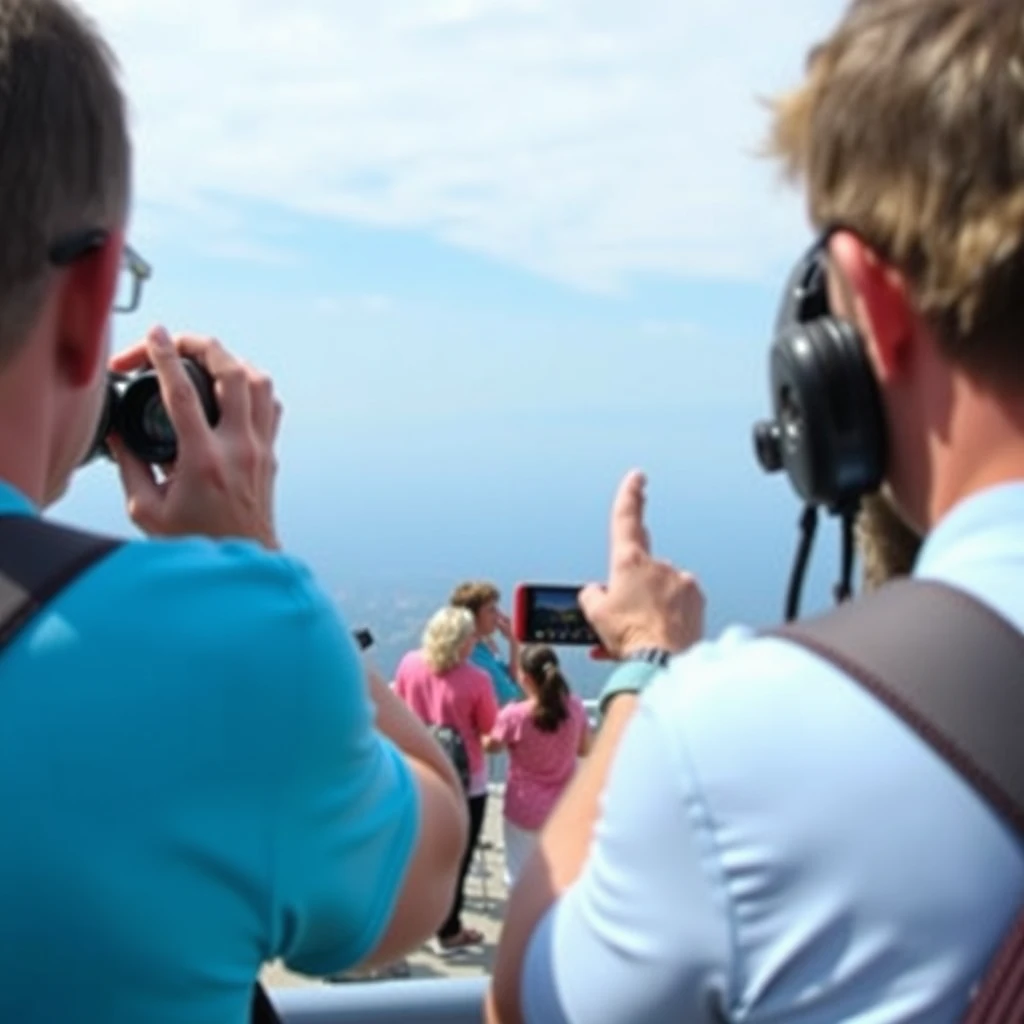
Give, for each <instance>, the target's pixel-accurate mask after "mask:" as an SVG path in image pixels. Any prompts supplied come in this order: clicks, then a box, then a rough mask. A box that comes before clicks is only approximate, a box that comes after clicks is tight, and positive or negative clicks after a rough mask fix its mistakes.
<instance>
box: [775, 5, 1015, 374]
mask: <svg viewBox="0 0 1024 1024" xmlns="http://www.w3.org/2000/svg"><path fill="white" fill-rule="evenodd" d="M773 108H774V123H773V126H772V131H771V137H770V143H769V146H768V149H769V151H770V152H771V153H772V154H774V155H775V156H777V157H779V158H780V159H781V161H782V163H783V165H784V167H785V169H786V171H787V172H788V175H789V176H790V177H791V178H792V179H799V180H802V181H803V182H804V183H805V184H806V187H807V192H808V201H809V207H810V215H811V219H812V220H813V221H814V222H815V224H816V225H817V226H818V227H819V228H824V227H828V226H837V225H838V226H843V227H846V228H849V229H850V230H852V231H854V232H856V233H857V234H858V235H860V236H861V237H862V238H863V239H864V241H865V242H866V243H868V244H869V245H870V246H871V247H872V248H873V249H874V250H875V251H876V252H878V254H879V255H880V256H881V257H882V258H883V259H885V260H886V261H887V262H889V263H890V264H891V265H892V266H894V267H896V268H897V269H898V270H900V271H901V272H902V273H903V275H904V276H905V278H906V280H907V281H908V284H909V286H910V289H911V292H912V297H913V299H914V301H915V302H916V304H917V306H918V308H919V310H920V311H921V313H922V314H923V315H924V316H925V317H926V318H927V320H928V322H929V323H930V324H931V326H932V327H933V329H934V331H935V334H936V337H937V340H938V342H939V344H940V345H941V346H942V347H943V349H944V351H945V354H946V355H947V357H948V358H949V359H951V360H952V361H955V362H957V363H960V364H961V365H963V366H965V367H968V368H970V369H971V370H973V371H975V372H976V373H978V374H979V375H981V376H984V377H985V378H987V379H988V380H989V381H991V382H993V383H995V382H996V381H997V380H1005V379H1006V378H1010V381H1009V382H1010V383H1014V384H1016V385H1021V384H1024V344H1022V339H1021V335H1022V334H1024V2H1022V0H853V2H852V3H851V4H850V6H849V7H848V8H847V11H846V13H845V15H844V17H843V18H842V20H841V22H840V24H839V26H838V27H837V28H836V30H835V31H834V32H833V34H832V35H831V36H830V37H829V38H828V39H827V40H825V41H824V42H823V43H821V44H820V45H819V46H817V47H816V48H815V49H814V50H812V52H811V55H810V58H809V61H808V69H807V75H806V79H805V81H804V83H803V84H802V85H801V86H800V87H799V88H798V89H796V90H795V91H793V92H791V93H789V94H788V95H785V96H783V97H781V98H780V99H778V100H776V101H775V102H774V103H773Z"/></svg>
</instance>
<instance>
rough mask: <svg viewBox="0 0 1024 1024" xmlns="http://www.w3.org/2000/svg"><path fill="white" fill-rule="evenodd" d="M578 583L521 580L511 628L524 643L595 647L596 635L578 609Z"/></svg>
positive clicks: (579, 588) (597, 643) (597, 641)
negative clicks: (527, 581)
mask: <svg viewBox="0 0 1024 1024" xmlns="http://www.w3.org/2000/svg"><path fill="white" fill-rule="evenodd" d="M581 589H582V587H580V586H579V585H568V584H554V583H524V584H521V585H520V586H519V587H517V588H516V596H515V615H514V618H513V623H512V628H513V632H514V633H515V636H516V639H517V640H519V641H521V642H523V643H531V644H532V643H536V644H551V645H552V646H564V647H595V646H597V645H599V644H600V641H599V640H598V638H597V634H596V633H595V632H594V630H593V629H592V628H591V626H590V623H589V622H587V620H586V619H585V618H584V617H583V612H582V611H580V605H579V593H580V590H581Z"/></svg>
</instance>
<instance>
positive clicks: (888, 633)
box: [770, 579, 1024, 837]
mask: <svg viewBox="0 0 1024 1024" xmlns="http://www.w3.org/2000/svg"><path fill="white" fill-rule="evenodd" d="M770 635H775V636H781V637H784V638H786V639H789V640H793V641H795V642H797V643H799V644H802V645H803V646H804V647H807V648H809V649H810V650H812V651H814V652H816V653H817V654H819V655H821V656H822V657H824V658H826V659H828V660H829V661H831V662H833V663H834V664H835V665H837V666H839V667H840V668H841V669H843V671H845V672H846V673H847V674H848V675H850V676H852V677H853V678H854V679H856V680H857V681H858V682H859V683H861V684H862V685H863V686H864V687H866V688H867V689H868V690H870V692H871V693H872V694H874V696H875V697H876V698H878V699H879V700H880V701H882V702H883V703H884V704H886V705H887V706H888V707H889V708H891V709H892V710H893V711H894V712H896V714H898V715H899V716H900V717H901V718H902V719H904V720H905V721H906V722H907V723H908V724H909V725H910V726H911V727H912V728H913V729H915V730H916V731H917V732H918V734H919V735H920V736H921V737H922V738H923V739H925V740H926V741H927V742H928V743H930V744H931V745H932V746H933V747H934V748H935V749H936V750H937V751H938V752H939V753H940V754H941V755H942V756H943V757H944V758H945V759H946V760H947V761H949V762H950V764H952V765H953V767H955V768H956V770H957V771H958V772H960V774H961V775H963V776H964V777H965V778H966V779H967V780H968V781H969V782H970V783H971V784H972V785H973V786H974V787H975V788H976V789H977V790H978V791H979V792H980V793H981V795H982V796H984V798H985V799H986V800H988V801H989V802H990V803H992V804H993V805H994V806H995V808H996V810H997V811H998V812H999V813H1000V814H1001V815H1003V816H1004V817H1005V818H1006V819H1007V820H1008V821H1009V822H1010V823H1012V824H1013V825H1014V827H1015V828H1016V829H1017V830H1018V832H1020V834H1021V836H1022V837H1024V743H1022V742H1021V729H1022V727H1024V634H1022V633H1021V632H1020V631H1019V630H1017V628H1016V627H1015V626H1013V625H1012V624H1011V623H1010V622H1008V621H1007V620H1006V619H1004V618H1003V617H1002V616H1001V615H1000V614H999V613H998V612H996V611H995V610H994V609H992V608H990V607H988V606H987V605H985V604H982V603H981V602H980V601H977V600H975V599H974V598H973V597H971V596H969V595H968V594H966V593H964V592H963V591H961V590H958V589H955V588H954V587H950V586H947V585H946V584H943V583H938V582H935V581H931V580H920V579H901V580H896V581H893V582H892V583H888V584H886V585H885V586H884V587H880V588H879V589H878V590H876V591H874V592H873V593H872V594H870V595H867V596H866V597H863V598H860V599H859V600H857V601H852V602H849V603H848V604H843V605H840V606H839V607H838V608H836V609H835V610H833V611H831V612H828V613H826V614H825V615H822V616H819V617H817V618H812V619H808V620H806V621H802V622H794V623H790V624H788V625H786V626H783V627H781V628H780V629H777V630H774V631H772V634H770Z"/></svg>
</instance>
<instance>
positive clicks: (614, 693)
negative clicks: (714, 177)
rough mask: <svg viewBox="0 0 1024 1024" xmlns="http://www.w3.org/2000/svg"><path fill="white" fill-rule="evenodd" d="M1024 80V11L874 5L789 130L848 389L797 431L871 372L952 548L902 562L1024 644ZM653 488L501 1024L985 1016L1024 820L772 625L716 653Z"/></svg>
mask: <svg viewBox="0 0 1024 1024" xmlns="http://www.w3.org/2000/svg"><path fill="white" fill-rule="evenodd" d="M1022 68H1024V0H990V2H985V0H852V2H850V3H848V5H847V6H846V9H845V11H844V12H843V13H842V14H841V16H840V18H839V22H838V24H837V25H836V26H835V28H834V29H833V30H831V31H830V32H829V33H828V34H827V36H826V38H825V39H824V40H823V41H822V42H821V43H820V44H818V45H816V46H815V47H814V48H813V49H812V50H811V52H810V54H809V56H808V59H807V65H806V70H805V73H804V75H803V76H802V81H801V82H800V83H799V84H798V85H797V87H796V88H795V89H794V90H793V91H792V92H790V93H788V94H787V95H785V96H783V97H781V98H780V99H779V100H778V101H777V102H776V103H775V104H774V105H773V113H772V127H771V133H770V135H771V148H772V151H773V152H774V153H775V154H776V155H777V156H778V157H779V158H780V159H781V162H782V164H783V166H784V168H785V169H786V171H787V172H788V173H789V174H790V176H791V177H792V178H794V179H795V180H799V181H800V182H801V184H802V185H803V186H804V190H805V193H806V195H805V203H806V209H807V210H808V211H809V215H810V220H811V222H812V224H813V226H814V230H815V234H816V237H815V239H814V241H813V243H812V245H811V246H809V247H808V249H807V250H806V251H805V252H804V253H802V254H800V255H799V256H798V257H797V258H796V259H795V260H794V272H795V273H794V275H793V276H792V277H791V278H790V282H789V283H788V284H787V290H786V293H785V296H784V300H783V305H782V308H783V309H786V310H790V311H792V315H793V316H794V317H795V318H803V319H804V320H805V323H804V324H803V325H802V326H799V327H798V326H796V325H792V327H791V328H790V329H792V330H800V331H801V332H802V333H804V335H805V340H807V347H806V348H804V349H803V351H802V352H801V359H802V364H801V365H802V368H803V372H804V373H806V374H808V375H812V373H813V374H814V375H816V376H817V378H818V380H819V381H820V382H821V389H820V390H819V391H818V393H817V394H815V395H811V394H810V393H809V392H808V394H807V395H805V396H801V397H800V398H798V399H797V400H796V402H795V403H794V404H792V405H790V407H789V409H785V410H783V413H784V415H783V419H784V420H785V427H784V428H783V429H784V430H787V429H789V428H790V427H791V426H792V427H793V428H794V429H795V430H796V432H797V434H798V435H799V434H800V433H801V432H802V431H803V430H805V429H808V430H809V429H813V428H814V426H816V425H817V424H813V423H811V422H808V420H806V419H805V420H803V421H802V422H801V417H802V416H803V415H804V414H810V413H812V411H813V410H812V405H811V402H810V401H809V399H813V400H814V402H815V403H822V404H823V405H824V404H826V403H834V402H835V401H836V397H837V395H838V394H839V391H840V390H841V389H842V388H843V386H844V384H846V386H847V387H848V388H849V389H850V390H849V391H848V393H847V397H848V398H849V399H850V403H849V404H847V405H846V406H845V412H844V416H845V418H844V419H842V431H843V433H842V435H841V438H842V441H843V442H844V443H845V442H846V441H847V440H848V439H851V438H854V439H855V438H863V439H865V442H864V443H862V444H858V443H857V441H856V440H854V441H853V442H852V444H850V446H849V447H846V448H845V449H844V451H845V452H846V453H847V454H848V455H849V456H850V460H851V461H850V462H849V463H847V465H848V466H852V462H853V459H854V458H859V457H863V458H864V459H868V460H874V459H877V460H878V461H879V463H880V466H879V469H880V476H881V480H880V484H881V487H880V490H881V493H883V494H884V495H885V496H886V497H885V500H886V501H889V502H890V503H891V504H892V506H893V508H894V509H895V510H896V511H897V513H898V516H899V518H900V519H902V520H903V522H905V523H906V524H907V525H909V526H910V527H911V529H912V531H913V532H914V533H916V534H917V535H919V536H920V537H921V538H922V544H921V546H920V550H919V551H918V552H917V553H916V555H915V557H913V559H908V560H906V561H904V563H903V565H902V566H901V565H899V563H896V562H893V563H890V564H889V568H888V569H887V570H886V571H887V573H890V574H895V575H898V574H899V573H900V572H904V571H906V570H907V569H909V570H910V572H911V574H912V576H913V577H914V578H915V579H922V580H929V581H935V582H937V583H940V584H943V585H945V586H948V587H952V588H954V589H956V590H959V591H961V592H963V593H965V594H967V595H970V596H971V597H973V598H974V599H975V600H976V601H979V602H982V603H983V604H984V605H987V606H989V607H991V608H992V610H993V611H994V612H995V613H997V614H998V615H1001V616H1002V617H1003V618H1005V619H1006V621H1007V622H1008V623H1009V624H1010V627H1011V628H1012V629H1015V630H1017V631H1018V632H1019V631H1021V630H1022V629H1024V412H1022V410H1024V170H1022V169H1024V86H1022V73H1021V69H1022ZM751 241H752V243H753V239H752V240H751ZM798 297H802V298H804V299H805V300H807V301H806V302H805V303H804V304H803V305H802V308H798V309H797V310H792V307H793V306H794V305H796V306H799V305H800V304H799V303H797V302H795V301H794V300H795V299H797V298H798ZM826 315H827V316H829V317H830V318H831V320H825V319H823V318H824V317H825V316H826ZM819 318H822V319H819ZM807 320H813V321H817V322H815V323H813V326H812V324H810V323H807V322H806V321H807ZM766 328H767V329H766V332H765V333H766V341H767V339H768V338H769V337H770V336H771V333H772V326H771V325H766ZM791 352H792V350H791ZM624 358H625V357H624ZM826 364H828V366H827V367H826ZM826 369H827V372H826ZM861 372H863V374H864V376H863V377H861V376H860V374H861ZM853 380H857V386H858V388H859V389H860V390H858V391H857V398H856V400H853V398H852V396H853V394H854V391H853V385H852V383H848V382H851V381H853ZM826 381H827V385H826V383H825V382H826ZM829 389H831V390H829ZM782 397H783V396H781V395H780V396H779V399H780V402H779V404H780V405H781V404H783V403H782V401H781V399H782ZM804 399H808V400H804ZM875 399H877V402H876V401H875ZM794 409H795V410H796V411H795V412H793V410H794ZM787 417H789V418H788V419H787ZM854 419H856V422H854ZM835 422H836V423H838V422H839V418H837V420H836V421H835ZM836 437H837V438H838V437H839V435H836ZM833 440H835V441H836V445H838V444H839V440H836V439H835V438H834V439H833ZM876 441H877V447H876ZM782 443H783V444H784V445H788V440H787V439H786V437H785V434H783V439H782ZM829 450H830V444H828V443H825V444H823V445H822V446H821V447H817V446H815V447H814V448H813V449H803V453H804V454H807V453H808V452H809V451H813V452H814V453H815V455H816V456H819V455H820V456H822V457H823V458H828V456H827V455H825V454H824V453H825V452H827V451H829ZM853 453H856V455H854V454H853ZM838 462H839V460H836V461H834V462H832V464H831V465H830V466H829V467H828V470H832V471H836V470H839V469H840V468H841V466H840V465H839V464H838ZM828 470H826V471H825V472H826V475H827V472H828ZM809 476H813V477H814V478H815V479H818V478H819V477H818V471H817V469H815V470H813V471H809ZM805 479H806V478H805ZM645 501H646V488H645V480H644V478H643V476H642V475H641V474H629V475H628V476H627V477H626V478H625V480H624V481H623V483H622V485H621V487H620V489H619V492H618V494H617V496H616V499H615V501H614V504H613V508H612V514H611V524H610V545H609V570H608V576H607V582H606V584H605V585H602V586H598V585H592V586H590V587H588V588H586V589H584V590H583V591H582V593H581V595H580V603H581V605H582V607H583V610H584V613H585V614H586V616H587V618H588V620H589V621H590V623H591V624H592V625H593V626H594V628H595V630H596V631H597V633H598V634H599V635H600V637H601V639H602V641H603V645H604V647H605V649H606V650H607V651H608V652H609V654H610V655H611V656H612V657H614V658H616V659H618V660H619V661H620V664H619V666H618V667H617V668H616V669H615V670H614V672H613V673H612V674H611V676H610V678H609V680H608V682H607V683H606V686H605V690H604V693H603V705H604V710H605V714H604V717H603V719H602V726H601V731H600V733H599V735H598V737H597V739H596V740H595V743H594V750H593V752H592V754H591V756H590V757H589V758H587V760H586V762H584V764H583V766H582V767H581V769H580V774H579V776H578V778H577V779H576V780H575V782H574V784H573V785H572V786H571V787H570V789H569V791H568V792H567V793H566V795H565V797H563V799H562V800H561V801H560V802H559V804H558V806H557V808H556V809H555V811H554V813H553V814H552V816H551V818H550V819H549V820H548V823H547V824H546V825H545V827H544V831H543V833H542V835H541V839H540V842H539V843H538V846H537V849H536V851H535V853H534V855H533V857H531V859H530V861H529V863H528V864H527V866H526V868H525V870H524V872H523V874H522V876H521V878H520V879H519V883H518V885H517V886H516V888H515V890H514V891H513V893H512V895H511V898H510V899H509V903H508V907H507V910H506V913H505V922H504V927H503V930H502V936H501V941H500V943H499V949H498V955H497V959H496V963H495V966H494V974H493V998H492V999H491V1001H490V1010H489V1017H490V1020H491V1021H495V1020H497V1021H501V1022H502V1024H518V1022H519V1021H522V1020H526V1021H528V1022H530V1024H533V1022H543V1024H565V1022H568V1021H571V1022H580V1021H587V1022H590V1021H594V1022H600V1024H634V1022H637V1021H645V1022H646V1021H652V1022H653V1021H686V1022H688V1024H698V1022H712V1021H727V1020H732V1021H735V1020H744V1021H759V1020H771V1021H773V1022H775V1024H796V1022H800V1024H826V1022H828V1024H832V1022H840V1021H843V1022H853V1021H857V1022H859V1024H867V1022H869V1021H871V1022H882V1021H884V1022H886V1024H910V1022H913V1024H949V1022H953V1021H962V1020H965V1019H968V1017H969V1016H970V1018H971V1019H974V1015H973V1010H972V999H973V997H974V995H975V994H976V993H977V991H978V989H979V984H980V983H981V982H982V979H983V977H985V976H986V974H987V972H988V971H989V970H990V969H991V968H992V966H994V965H993V958H994V957H995V956H996V954H997V952H998V951H999V950H1000V949H1001V947H1002V946H1003V943H1004V942H1005V940H1006V939H1007V937H1008V936H1009V933H1010V929H1011V927H1012V926H1013V924H1014V921H1015V918H1016V916H1017V914H1018V912H1019V910H1020V907H1021V904H1022V900H1024V844H1022V843H1021V840H1020V835H1019V832H1018V829H1017V828H1016V827H1015V824H1014V822H1013V821H1012V818H1011V816H1010V815H1009V814H1005V815H1004V814H1002V813H1000V811H999V810H997V809H996V806H995V805H994V803H990V802H989V801H988V800H986V799H985V797H983V796H982V795H981V794H980V793H979V792H978V791H977V790H976V789H975V788H974V787H973V786H972V785H971V784H970V783H969V781H968V780H967V779H965V778H964V777H963V776H962V775H961V773H960V772H958V771H957V770H956V769H955V768H954V767H953V766H952V765H951V764H949V763H948V762H947V761H946V759H945V758H943V757H941V756H939V755H938V754H937V752H936V750H935V749H934V748H933V746H932V745H931V744H930V743H929V742H928V741H927V740H926V739H924V738H923V737H922V736H921V735H920V734H919V733H918V732H917V731H916V730H915V729H914V728H913V727H912V726H911V725H910V724H908V723H907V722H906V721H905V720H904V719H903V718H902V717H900V716H899V715H897V714H896V713H895V712H893V711H892V710H890V708H889V707H888V706H887V705H886V704H885V703H884V702H883V701H881V700H879V699H877V698H876V697H875V696H874V695H873V694H872V693H871V692H869V690H868V689H867V688H866V687H864V686H862V685H860V684H859V683H858V682H857V681H855V680H854V679H852V678H850V677H849V676H848V675H847V674H846V673H845V672H844V671H843V670H842V668H841V667H839V665H837V664H834V663H832V662H830V661H828V660H825V659H823V658H821V657H819V656H818V655H816V654H814V653H812V652H811V651H810V650H808V649H807V648H806V647H804V646H803V645H801V644H797V643H793V642H790V641H788V640H786V639H783V638H780V637H777V636H770V635H765V634H764V633H763V632H761V631H757V630H752V629H744V628H742V627H732V628H729V629H728V630H727V631H726V632H725V633H724V634H723V635H722V636H720V637H718V638H715V639H705V638H704V621H703V616H704V599H703V595H702V594H701V590H700V586H699V584H698V582H697V581H696V580H695V579H694V577H693V576H692V575H690V574H688V573H685V572H679V571H677V570H676V569H675V568H673V566H672V565H670V564H669V563H667V562H665V561H663V560H662V559H660V558H658V557H657V556H656V555H655V553H654V552H653V551H652V547H651V537H650V534H649V532H648V530H647V528H646V524H645V515H644V509H645ZM694 543H699V541H694ZM908 600H909V598H908ZM887 641H890V642H893V643H896V642H898V631H897V635H896V636H889V637H887ZM917 643H919V640H918V638H917V637H916V636H915V635H914V634H913V633H909V634H908V644H915V645H916V644H917ZM895 653H902V654H905V655H906V656H907V657H908V659H909V658H912V657H913V655H914V649H913V648H911V649H909V650H904V651H903V652H899V651H896V652H895ZM894 660H895V659H894ZM922 667H923V666H922ZM986 668H987V666H986V665H985V664H984V663H981V664H978V666H977V669H978V674H979V675H981V674H983V673H984V672H985V670H986ZM975 682H976V680H975V678H974V675H973V673H965V674H964V676H963V689H964V695H963V700H964V701H965V703H967V702H970V700H972V699H973V696H972V695H973V694H974V693H975V689H976V687H975ZM1011 962H1012V961H1009V960H1008V961H1006V966H1009V965H1010V964H1011ZM978 1019H980V1018H978ZM1002 1019H1006V1018H1002Z"/></svg>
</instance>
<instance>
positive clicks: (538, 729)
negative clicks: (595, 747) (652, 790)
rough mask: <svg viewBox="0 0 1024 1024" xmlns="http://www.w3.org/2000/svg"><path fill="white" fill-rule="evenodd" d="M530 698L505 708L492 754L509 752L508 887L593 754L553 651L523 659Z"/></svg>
mask: <svg viewBox="0 0 1024 1024" xmlns="http://www.w3.org/2000/svg"><path fill="white" fill-rule="evenodd" d="M519 668H520V672H519V678H520V680H521V681H522V684H523V688H524V689H525V690H526V700H523V701H517V702H515V703H514V704H508V705H506V706H505V707H504V708H502V709H501V712H500V713H499V715H498V721H497V723H496V725H495V727H494V730H493V731H492V733H491V735H490V737H489V738H488V739H487V740H486V741H485V746H486V748H487V749H488V750H490V751H493V752H497V751H500V750H507V751H508V758H509V769H508V779H507V781H506V783H505V801H504V807H503V811H504V817H503V825H504V839H505V884H506V885H507V886H509V887H510V888H511V887H512V886H513V885H514V884H515V882H516V879H517V878H518V877H519V873H520V872H521V871H522V868H523V865H524V864H525V863H526V859H527V857H528V856H529V855H530V852H531V851H532V850H533V847H534V845H535V843H536V841H537V834H538V832H539V830H540V827H541V826H542V825H543V824H544V822H545V821H547V818H548V815H549V814H550V813H551V809H552V808H553V807H554V806H555V804H556V803H557V802H558V798H559V797H560V796H561V795H562V793H563V792H564V790H565V787H566V786H568V784H569V782H570V780H571V779H572V776H573V772H575V771H576V759H577V758H578V757H585V756H586V755H587V753H588V752H589V750H590V743H591V731H590V723H589V721H588V720H587V712H586V708H584V706H583V701H581V700H580V699H579V697H577V696H576V695H575V694H574V693H572V692H570V690H569V684H568V683H567V682H566V679H565V676H564V675H563V673H562V669H561V666H560V665H559V663H558V656H557V655H556V654H555V652H554V651H553V650H552V649H551V648H550V647H545V646H540V645H529V646H527V647H524V648H523V650H522V653H521V654H520V656H519Z"/></svg>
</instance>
